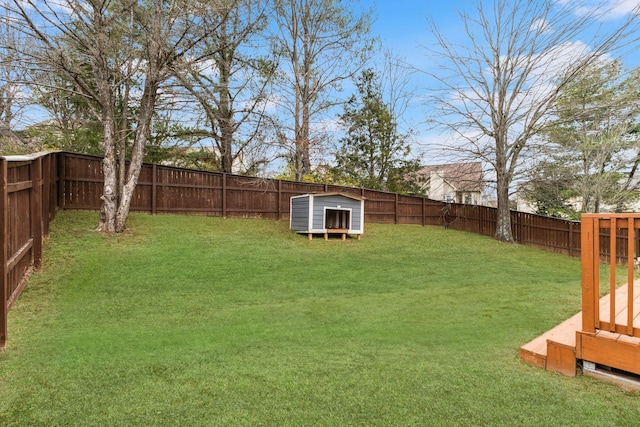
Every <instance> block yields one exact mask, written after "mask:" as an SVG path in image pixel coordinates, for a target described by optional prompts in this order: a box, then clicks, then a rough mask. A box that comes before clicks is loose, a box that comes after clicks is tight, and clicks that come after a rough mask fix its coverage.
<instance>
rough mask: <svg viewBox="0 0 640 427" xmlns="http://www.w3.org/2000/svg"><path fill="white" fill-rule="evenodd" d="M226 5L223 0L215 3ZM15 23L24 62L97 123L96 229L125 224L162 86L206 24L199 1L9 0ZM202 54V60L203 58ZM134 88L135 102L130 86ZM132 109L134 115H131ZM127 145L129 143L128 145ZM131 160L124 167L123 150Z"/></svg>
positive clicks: (119, 227) (122, 227) (201, 35)
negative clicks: (63, 83) (72, 96)
mask: <svg viewBox="0 0 640 427" xmlns="http://www.w3.org/2000/svg"><path fill="white" fill-rule="evenodd" d="M214 3H215V4H219V3H228V2H224V1H222V0H221V1H220V2H217V3H216V2H214ZM10 4H11V7H9V9H8V11H7V12H8V14H9V15H10V16H11V19H12V21H13V22H14V25H15V28H16V29H17V30H19V31H21V32H22V33H23V34H24V35H25V36H26V37H28V38H29V39H31V40H34V42H35V43H36V44H37V46H36V48H34V49H28V50H25V52H23V53H24V54H26V55H27V57H28V60H29V66H30V67H33V68H35V69H38V70H40V71H48V72H51V73H54V74H56V75H60V76H62V77H63V78H64V79H66V80H67V81H69V82H71V83H72V85H71V89H70V90H72V91H73V92H75V93H77V94H79V95H81V96H83V97H85V98H86V99H87V100H88V101H89V102H88V103H87V107H88V108H89V109H90V111H91V112H92V114H93V115H94V117H96V119H98V120H99V121H100V123H101V124H102V128H103V140H104V143H103V148H104V161H103V172H104V190H103V194H102V207H101V211H100V222H99V225H98V230H100V231H105V232H121V231H123V230H125V229H126V219H127V217H128V215H129V209H130V206H131V200H132V197H133V191H134V189H135V187H136V185H137V183H138V177H139V174H140V170H141V167H142V161H143V158H144V151H145V146H146V143H147V141H148V138H149V134H150V129H151V124H152V119H153V115H154V111H155V108H156V102H157V99H158V96H159V90H160V86H161V84H162V83H163V82H164V81H166V80H167V79H168V78H169V77H170V76H171V66H172V64H174V63H175V62H176V61H178V60H180V59H181V58H183V57H185V56H187V55H189V54H190V53H191V52H193V50H194V49H195V47H196V46H198V45H199V43H200V42H201V41H202V40H203V39H204V37H205V36H206V34H207V32H208V31H211V30H212V29H209V28H205V27H204V26H202V25H201V22H200V18H199V12H200V10H201V8H202V4H201V3H200V2H199V1H198V0H147V1H138V0H92V1H80V0H65V1H59V2H46V1H37V0H11V3H10ZM202 59H206V58H202ZM36 83H37V82H36ZM134 91H135V92H137V93H139V95H137V96H136V99H135V103H134V105H132V106H130V103H133V102H134V99H133V96H132V92H134ZM131 111H135V112H136V115H135V117H132V115H131V114H130V112H131ZM129 140H131V142H130V146H129V147H127V144H129V142H128V141H129ZM128 152H130V153H131V159H130V164H129V166H128V168H125V163H124V162H125V155H126V154H127V153H128Z"/></svg>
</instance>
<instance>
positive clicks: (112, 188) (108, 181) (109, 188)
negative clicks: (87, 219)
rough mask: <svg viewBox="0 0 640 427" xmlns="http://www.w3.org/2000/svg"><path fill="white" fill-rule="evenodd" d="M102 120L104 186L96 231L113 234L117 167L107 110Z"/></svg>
mask: <svg viewBox="0 0 640 427" xmlns="http://www.w3.org/2000/svg"><path fill="white" fill-rule="evenodd" d="M102 120H103V129H104V159H103V160H102V172H103V175H104V186H103V190H102V196H101V197H100V199H101V200H102V205H101V207H100V220H99V223H98V231H102V232H105V233H115V232H116V212H117V209H118V166H117V160H116V150H115V146H116V142H115V133H114V126H115V122H114V117H113V114H112V112H111V111H110V109H109V108H105V111H104V113H103V119H102Z"/></svg>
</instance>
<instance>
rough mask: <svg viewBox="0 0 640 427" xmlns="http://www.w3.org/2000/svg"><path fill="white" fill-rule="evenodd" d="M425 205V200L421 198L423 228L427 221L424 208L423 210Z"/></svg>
mask: <svg viewBox="0 0 640 427" xmlns="http://www.w3.org/2000/svg"><path fill="white" fill-rule="evenodd" d="M425 203H427V202H426V199H425V198H424V197H423V198H422V226H423V227H424V225H425V224H426V222H427V219H426V213H427V212H426V208H425V206H424V205H425Z"/></svg>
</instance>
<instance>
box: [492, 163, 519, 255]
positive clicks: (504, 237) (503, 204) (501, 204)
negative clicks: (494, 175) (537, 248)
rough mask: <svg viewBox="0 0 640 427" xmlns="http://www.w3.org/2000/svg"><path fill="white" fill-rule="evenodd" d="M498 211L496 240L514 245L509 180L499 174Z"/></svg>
mask: <svg viewBox="0 0 640 427" xmlns="http://www.w3.org/2000/svg"><path fill="white" fill-rule="evenodd" d="M497 184H498V185H497V192H498V209H497V212H496V214H497V216H498V218H497V222H496V234H495V238H496V239H497V240H500V241H501V242H505V243H514V240H513V234H512V233H511V209H510V206H509V180H508V179H507V177H506V176H504V174H503V173H498V181H497Z"/></svg>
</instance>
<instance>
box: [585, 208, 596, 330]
mask: <svg viewBox="0 0 640 427" xmlns="http://www.w3.org/2000/svg"><path fill="white" fill-rule="evenodd" d="M594 219H595V218H593V217H591V216H586V215H582V225H581V244H582V255H581V260H582V330H583V331H584V332H592V333H593V332H595V307H594V292H595V290H594V286H595V283H594V282H595V276H594V264H593V262H594V259H597V254H594V242H595V240H596V239H594V228H595V227H594V226H595V221H594ZM598 262H599V260H598Z"/></svg>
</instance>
